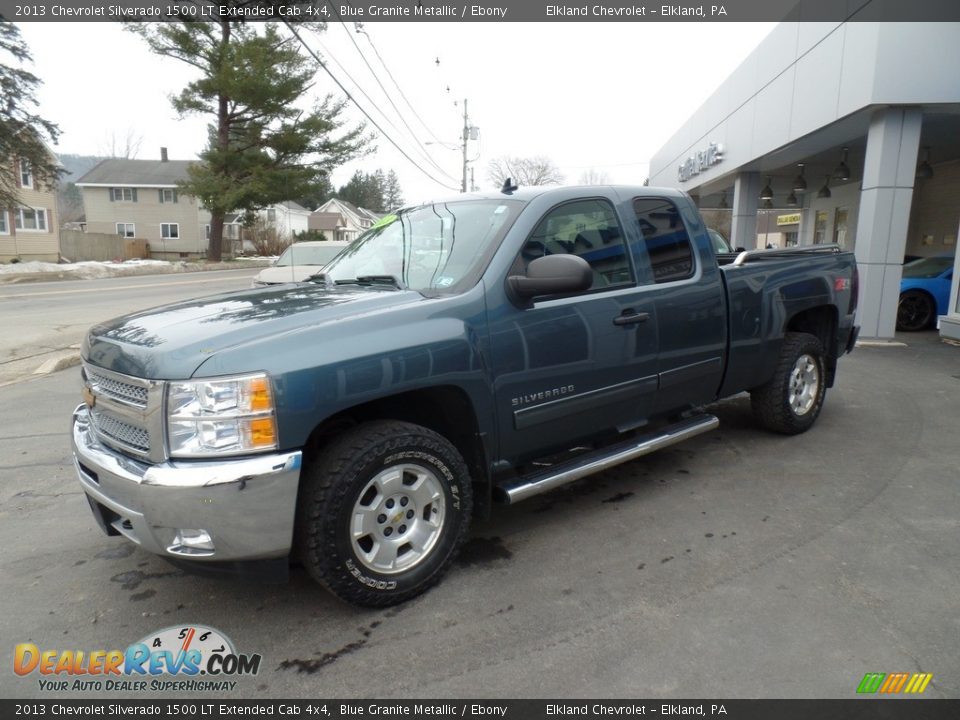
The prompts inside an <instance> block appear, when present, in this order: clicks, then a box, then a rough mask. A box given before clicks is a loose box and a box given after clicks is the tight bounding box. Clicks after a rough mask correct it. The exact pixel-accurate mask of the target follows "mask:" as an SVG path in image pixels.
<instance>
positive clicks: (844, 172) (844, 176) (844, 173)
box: [833, 148, 850, 180]
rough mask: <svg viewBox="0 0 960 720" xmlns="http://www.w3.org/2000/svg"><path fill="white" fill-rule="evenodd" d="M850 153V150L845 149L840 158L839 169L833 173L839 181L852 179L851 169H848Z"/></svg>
mask: <svg viewBox="0 0 960 720" xmlns="http://www.w3.org/2000/svg"><path fill="white" fill-rule="evenodd" d="M849 152H850V148H844V149H843V154H842V155H841V156H840V164H839V165H837V169H836V170H834V171H833V176H834V177H835V178H836V179H837V180H849V179H850V168H849V167H847V153H849Z"/></svg>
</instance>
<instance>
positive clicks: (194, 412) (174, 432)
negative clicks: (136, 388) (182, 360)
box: [167, 373, 277, 457]
mask: <svg viewBox="0 0 960 720" xmlns="http://www.w3.org/2000/svg"><path fill="white" fill-rule="evenodd" d="M167 438H168V440H169V442H170V455H171V456H173V457H206V456H210V455H242V454H245V453H252V452H261V451H264V450H275V449H276V447H277V419H276V413H275V411H274V405H273V391H272V390H271V388H270V378H268V377H267V376H266V374H264V373H259V374H257V375H244V376H234V377H223V378H211V379H208V380H197V381H191V382H172V383H170V386H169V388H168V390H167Z"/></svg>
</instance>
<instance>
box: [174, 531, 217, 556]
mask: <svg viewBox="0 0 960 720" xmlns="http://www.w3.org/2000/svg"><path fill="white" fill-rule="evenodd" d="M167 552H168V553H172V554H174V555H213V552H214V547H213V539H212V538H211V537H210V533H208V532H207V531H206V530H177V534H176V535H175V536H174V538H173V542H172V543H171V544H170V546H169V547H168V548H167Z"/></svg>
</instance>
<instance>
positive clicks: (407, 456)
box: [297, 420, 471, 607]
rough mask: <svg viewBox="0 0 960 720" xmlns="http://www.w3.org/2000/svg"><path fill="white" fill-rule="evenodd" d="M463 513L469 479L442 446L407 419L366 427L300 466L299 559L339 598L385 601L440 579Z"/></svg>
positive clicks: (462, 527) (461, 530) (462, 533)
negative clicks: (301, 478) (301, 476)
mask: <svg viewBox="0 0 960 720" xmlns="http://www.w3.org/2000/svg"><path fill="white" fill-rule="evenodd" d="M470 507H471V492H470V478H469V473H468V471H467V467H466V464H465V463H464V461H463V458H462V457H461V456H460V453H459V452H457V449H456V448H455V447H454V446H453V445H452V444H450V442H449V441H447V440H446V439H445V438H444V437H442V436H440V435H438V434H437V433H435V432H433V431H431V430H428V429H427V428H424V427H420V426H419V425H413V424H411V423H405V422H398V421H390V420H385V421H376V422H371V423H367V424H364V425H361V426H359V427H357V428H354V429H353V430H350V431H348V432H347V433H345V434H344V435H341V436H340V437H338V438H336V439H335V440H333V441H332V442H331V444H330V445H329V446H328V447H327V448H326V449H325V450H324V451H323V452H321V453H320V454H319V455H318V456H317V457H316V458H315V459H314V460H313V461H312V462H311V463H310V465H309V467H308V468H306V470H305V473H304V480H303V485H302V487H301V493H300V500H299V507H298V514H299V517H298V523H297V524H298V546H299V549H300V555H301V556H302V558H303V561H304V565H305V566H306V568H307V571H308V572H309V573H310V575H311V576H312V577H313V578H314V579H316V580H318V581H319V582H320V583H322V584H323V585H324V586H326V587H327V588H328V589H330V590H331V591H332V592H333V593H334V594H336V595H337V596H339V597H340V598H341V599H343V600H346V601H347V602H350V603H354V604H356V605H365V606H369V607H383V606H387V605H394V604H397V603H401V602H404V601H405V600H408V599H410V598H412V597H414V596H416V595H419V594H420V593H422V592H424V591H425V590H426V589H428V588H429V587H430V586H432V585H433V584H435V583H436V582H438V581H439V580H440V578H441V576H442V575H443V573H444V572H446V570H447V569H448V568H449V566H450V564H451V563H452V562H453V559H454V557H455V556H456V553H457V550H458V549H459V547H460V545H461V543H462V542H463V540H464V539H465V538H466V534H467V529H468V526H469V521H470Z"/></svg>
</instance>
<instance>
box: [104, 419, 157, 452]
mask: <svg viewBox="0 0 960 720" xmlns="http://www.w3.org/2000/svg"><path fill="white" fill-rule="evenodd" d="M90 417H91V419H92V420H93V426H94V428H95V429H96V431H97V434H99V435H101V436H106V437H107V438H108V439H109V440H113V441H115V442H117V443H120V445H122V446H124V447H126V448H129V449H131V450H134V451H136V452H137V453H139V454H140V455H146V454H148V453H149V452H150V432H149V431H148V430H145V429H144V428H139V427H136V426H135V425H131V424H130V423H126V422H124V421H122V420H118V419H117V418H115V417H112V416H110V415H107V414H105V413H103V412H98V411H97V410H96V409H94V410H93V412H91V413H90Z"/></svg>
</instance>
